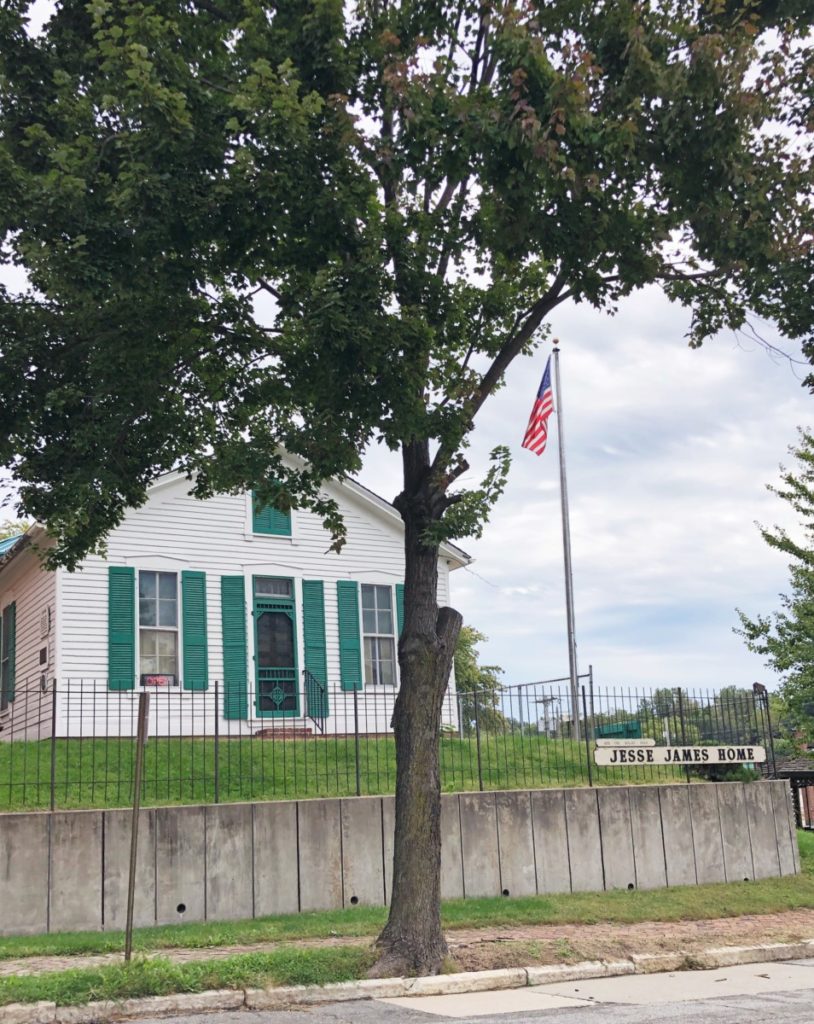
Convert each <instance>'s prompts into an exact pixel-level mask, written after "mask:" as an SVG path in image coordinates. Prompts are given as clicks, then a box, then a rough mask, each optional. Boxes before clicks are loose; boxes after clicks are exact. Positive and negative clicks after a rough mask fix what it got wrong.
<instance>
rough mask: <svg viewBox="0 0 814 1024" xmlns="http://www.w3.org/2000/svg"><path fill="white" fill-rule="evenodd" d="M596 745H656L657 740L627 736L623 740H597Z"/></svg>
mask: <svg viewBox="0 0 814 1024" xmlns="http://www.w3.org/2000/svg"><path fill="white" fill-rule="evenodd" d="M596 745H597V746H598V747H655V745H656V741H655V740H653V739H649V738H648V737H644V738H643V739H640V740H630V739H627V738H625V739H623V740H597V741H596Z"/></svg>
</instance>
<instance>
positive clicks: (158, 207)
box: [0, 0, 814, 973]
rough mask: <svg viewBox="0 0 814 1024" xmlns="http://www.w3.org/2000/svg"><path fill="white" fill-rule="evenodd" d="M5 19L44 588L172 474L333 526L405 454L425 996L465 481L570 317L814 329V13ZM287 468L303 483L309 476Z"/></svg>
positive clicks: (0, 374)
mask: <svg viewBox="0 0 814 1024" xmlns="http://www.w3.org/2000/svg"><path fill="white" fill-rule="evenodd" d="M28 7H29V0H6V2H5V3H4V4H3V6H2V10H0V53H2V57H1V58H0V60H1V61H2V63H1V64H0V103H1V104H2V112H1V113H0V135H1V137H2V143H1V144H0V174H1V175H2V178H1V183H0V188H1V189H2V191H1V192H0V218H2V228H0V231H2V235H3V238H4V243H5V244H4V250H3V251H4V253H5V255H6V258H7V259H9V260H12V261H16V262H17V263H19V264H22V265H23V266H24V267H25V268H26V270H27V273H28V278H29V280H30V283H31V288H30V290H29V291H27V292H25V293H20V294H16V293H15V294H11V293H4V294H3V295H2V297H1V298H2V303H1V304H0V325H1V327H2V365H1V366H0V387H1V388H2V395H3V402H2V403H1V404H0V461H2V462H5V463H7V464H10V465H12V466H13V469H14V475H15V477H16V480H17V482H18V485H19V488H20V492H19V493H20V495H21V502H22V508H23V509H24V511H25V513H26V514H27V515H30V516H34V517H36V518H37V519H39V520H41V521H44V522H47V524H48V526H49V529H50V530H51V532H52V534H53V535H54V537H55V540H56V546H55V547H54V548H53V550H52V551H51V553H50V559H51V562H52V563H60V564H63V565H66V566H68V567H72V566H74V565H76V563H77V561H78V560H79V559H80V558H81V557H82V556H83V555H84V554H85V553H86V552H88V551H89V550H93V549H95V548H98V547H99V545H101V544H103V541H104V537H105V534H106V533H107V532H108V531H109V530H110V529H111V528H112V527H113V526H115V525H116V524H117V523H118V522H119V521H120V520H121V517H122V515H123V514H124V511H125V510H126V509H127V508H128V507H131V506H138V505H139V504H141V503H142V502H143V501H144V500H145V494H146V488H147V486H148V484H149V483H150V481H151V480H152V479H153V478H154V477H155V476H156V474H157V473H159V472H161V471H162V470H165V469H167V468H169V467H176V466H177V467H181V468H182V469H183V470H184V471H186V472H187V473H188V474H189V475H190V478H191V480H193V481H194V483H193V486H194V491H195V493H196V494H198V495H199V496H201V497H205V496H206V495H209V494H211V493H213V492H215V491H224V490H225V491H234V490H238V489H242V488H248V487H253V488H255V489H256V490H258V491H259V492H260V497H261V498H262V499H268V500H270V501H273V502H275V503H277V504H282V505H294V506H300V507H309V508H312V509H315V510H316V511H317V512H318V513H319V514H321V515H322V516H323V517H324V519H325V522H326V524H327V526H328V528H329V529H330V531H331V532H332V534H333V536H334V539H335V543H336V544H341V540H342V529H343V528H342V523H341V521H340V520H339V517H338V516H337V511H336V509H335V508H334V507H333V506H332V505H331V503H330V502H328V501H326V500H325V499H324V497H323V496H322V494H321V491H320V483H321V481H322V480H324V479H326V478H328V477H332V476H335V475H340V474H343V473H349V472H351V471H354V470H356V469H357V468H358V467H359V465H360V459H361V457H362V453H363V452H364V450H365V448H366V446H367V445H369V444H370V443H371V442H373V441H381V442H383V443H384V444H386V445H387V446H388V447H389V448H390V449H392V450H394V451H399V452H400V453H401V460H402V464H403V485H402V489H401V491H400V493H399V494H398V495H396V496H395V498H394V501H395V505H396V507H397V508H398V510H399V512H400V513H401V516H402V518H403V520H404V527H405V555H406V590H405V621H404V630H403V634H402V638H401V641H400V644H399V661H400V667H401V679H402V686H401V690H400V693H399V697H398V701H397V703H396V711H395V719H394V724H395V735H396V747H397V758H398V776H397V791H396V838H395V863H394V876H393V898H392V904H391V909H390V916H389V919H388V922H387V925H386V927H385V929H384V931H383V932H382V934H381V936H380V937H379V940H378V942H379V946H380V949H381V953H382V957H381V959H380V961H379V965H378V970H379V971H380V972H382V973H384V972H386V971H396V970H407V971H418V972H433V971H437V970H438V969H439V965H440V963H441V960H442V957H443V954H444V952H445V948H446V947H445V943H444V938H443V934H442V930H441V925H440V908H439V870H440V839H439V819H440V796H439V772H438V734H439V719H440V709H441V700H442V695H443V692H444V688H445V686H446V682H447V676H448V672H449V667H450V663H451V659H452V655H453V651H454V648H455V640H456V636H457V633H458V630H459V628H460V616H459V615H458V614H457V612H455V611H453V610H452V609H449V608H441V609H439V608H438V606H437V599H436V574H437V556H438V544H439V542H440V541H441V540H442V539H444V538H455V537H461V536H466V535H468V534H473V533H477V532H478V531H479V530H480V529H481V528H482V525H483V523H484V521H485V520H486V517H487V514H488V511H489V509H490V507H491V506H492V504H493V502H494V500H495V499H496V498H497V496H498V495H499V493H500V491H501V489H502V486H503V482H504V479H505V474H506V471H507V468H508V454H507V451H506V449H504V448H499V449H497V450H495V452H493V462H492V465H491V470H490V472H489V473H488V474H487V476H486V478H485V479H484V480H483V482H482V483H481V484H475V485H472V486H464V485H463V481H462V477H463V476H464V474H465V473H466V470H467V463H466V459H465V452H466V448H467V444H468V440H469V436H470V432H471V431H472V429H473V426H474V424H475V422H476V421H477V419H478V416H479V414H480V411H481V409H482V407H483V405H484V403H485V402H486V401H487V400H488V398H489V397H490V395H492V394H493V393H494V391H495V390H496V389H497V388H498V387H500V385H501V382H502V381H503V378H504V374H505V372H506V369H507V368H508V366H509V365H510V364H511V362H512V360H514V359H515V358H516V357H518V356H520V355H522V354H528V353H529V352H531V351H532V350H533V348H534V347H535V345H537V344H538V343H539V342H540V340H541V339H542V338H543V336H544V332H545V329H546V323H547V320H548V318H549V316H550V314H551V313H552V311H553V310H554V309H555V308H556V307H557V306H559V305H560V304H561V303H563V302H566V301H568V300H570V301H574V302H589V303H591V304H593V305H594V306H596V307H598V308H602V309H609V310H610V309H613V307H614V306H615V304H616V303H617V302H618V301H619V300H620V299H621V298H623V297H624V296H626V295H628V294H629V293H631V292H632V291H634V290H635V289H637V288H640V287H642V286H644V285H646V284H650V283H658V284H660V285H661V286H662V287H663V288H664V290H665V291H666V292H667V294H668V295H669V296H670V297H671V298H673V299H675V300H676V301H678V302H680V303H683V304H684V305H685V306H688V307H689V308H690V309H691V310H692V326H691V330H690V342H691V343H692V344H699V343H700V342H701V341H702V339H704V338H705V337H707V336H709V335H711V334H713V333H714V332H716V331H718V330H719V329H721V328H722V327H725V326H730V327H733V328H738V327H740V326H741V325H742V324H743V323H744V321H745V319H746V317H747V316H748V315H749V312H750V311H753V312H754V313H756V314H758V315H760V316H762V317H766V318H770V319H772V320H774V321H775V322H776V323H777V324H778V325H779V327H780V330H781V331H782V332H784V333H785V334H786V335H787V336H790V337H797V338H804V339H805V344H807V345H810V344H811V342H810V337H809V334H808V332H809V331H810V328H811V322H812V307H811V302H810V291H809V288H810V284H811V276H812V274H811V270H812V261H814V254H813V253H812V248H811V231H812V212H811V203H810V200H811V190H812V178H811V150H810V140H809V139H808V137H807V134H806V133H807V132H808V131H809V129H810V118H811V106H810V99H811V97H810V82H811V78H810V68H811V52H810V49H809V48H808V43H807V38H808V36H807V33H808V31H809V28H810V19H811V3H810V2H809V0H799V2H798V0H748V2H747V0H709V2H699V0H607V2H600V3H597V2H596V0H555V2H549V3H542V2H537V3H535V2H530V0H478V2H475V0H347V2H345V0H280V2H277V3H270V2H268V0H90V2H88V0H62V2H61V3H58V4H57V10H56V14H55V15H54V17H53V18H52V19H51V21H50V22H49V23H48V24H47V26H46V27H45V30H44V31H43V32H42V33H41V34H39V35H37V36H36V37H31V36H29V35H28V34H27V33H26V30H25V18H26V12H27V10H28ZM283 450H285V451H287V452H289V453H290V455H291V456H293V457H294V462H293V464H292V462H291V460H287V461H286V462H283V460H282V458H281V452H282V451H283Z"/></svg>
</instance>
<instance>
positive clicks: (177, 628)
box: [135, 566, 182, 688]
mask: <svg viewBox="0 0 814 1024" xmlns="http://www.w3.org/2000/svg"><path fill="white" fill-rule="evenodd" d="M148 572H149V573H152V574H153V575H155V577H156V597H155V601H156V605H157V606H156V621H157V620H158V604H157V603H158V601H159V597H158V577H159V576H160V575H162V574H163V575H165V576H174V577H175V625H174V626H159V625H155V626H143V625H142V624H141V585H140V584H141V574H142V573H148ZM135 604H136V635H137V636H138V651H137V654H136V657H137V671H136V678H137V680H138V685H139V687H141V685H142V684H141V677H142V676H143V675H169V674H170V673H166V672H142V671H141V633H142V630H150V632H153V633H155V632H161V633H174V634H175V683H174V684H173V688H180V686H181V665H182V661H181V654H182V651H181V635H182V631H181V614H182V608H181V573H180V572H179V571H178V570H177V569H151V568H149V567H148V566H145V567H144V568H138V569H136V602H135Z"/></svg>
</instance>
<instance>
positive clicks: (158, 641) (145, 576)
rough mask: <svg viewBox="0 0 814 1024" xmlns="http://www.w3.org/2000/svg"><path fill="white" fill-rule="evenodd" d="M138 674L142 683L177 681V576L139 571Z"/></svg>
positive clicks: (172, 682)
mask: <svg viewBox="0 0 814 1024" xmlns="http://www.w3.org/2000/svg"><path fill="white" fill-rule="evenodd" d="M138 622H139V674H140V676H141V682H142V685H147V684H149V683H152V684H153V685H155V683H156V682H157V681H158V678H161V680H162V683H163V685H169V686H177V685H178V576H177V574H176V573H174V572H140V573H139V574H138Z"/></svg>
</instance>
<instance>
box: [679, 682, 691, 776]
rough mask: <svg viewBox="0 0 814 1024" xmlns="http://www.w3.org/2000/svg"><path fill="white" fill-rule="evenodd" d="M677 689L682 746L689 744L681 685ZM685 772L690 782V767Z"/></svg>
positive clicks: (685, 768)
mask: <svg viewBox="0 0 814 1024" xmlns="http://www.w3.org/2000/svg"><path fill="white" fill-rule="evenodd" d="M677 689H678V720H679V721H680V722H681V746H682V747H685V746H686V745H687V734H686V731H685V729H684V697H683V696H682V694H681V687H680V686H679V687H678V688H677ZM684 772H685V774H686V776H687V782H688V783H689V781H690V769H689V767H687V766H685V767H684Z"/></svg>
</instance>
